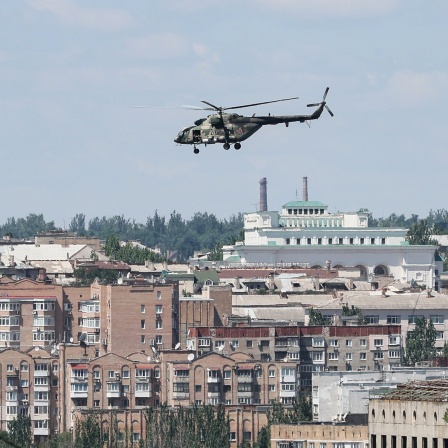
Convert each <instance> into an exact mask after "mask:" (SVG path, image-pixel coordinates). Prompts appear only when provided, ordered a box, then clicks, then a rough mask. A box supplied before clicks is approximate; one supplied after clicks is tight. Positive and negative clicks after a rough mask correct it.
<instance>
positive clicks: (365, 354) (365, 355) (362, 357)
mask: <svg viewBox="0 0 448 448" xmlns="http://www.w3.org/2000/svg"><path fill="white" fill-rule="evenodd" d="M359 359H360V360H361V361H365V360H366V359H367V353H365V352H361V353H360V354H359Z"/></svg>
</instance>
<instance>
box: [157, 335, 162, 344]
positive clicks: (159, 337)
mask: <svg viewBox="0 0 448 448" xmlns="http://www.w3.org/2000/svg"><path fill="white" fill-rule="evenodd" d="M161 344H162V336H161V335H160V334H158V335H157V336H156V345H161Z"/></svg>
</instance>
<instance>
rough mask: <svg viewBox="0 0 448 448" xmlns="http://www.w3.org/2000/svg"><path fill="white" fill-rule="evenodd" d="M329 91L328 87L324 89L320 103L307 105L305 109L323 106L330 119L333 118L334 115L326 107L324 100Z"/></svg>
mask: <svg viewBox="0 0 448 448" xmlns="http://www.w3.org/2000/svg"><path fill="white" fill-rule="evenodd" d="M329 90H330V87H327V88H326V89H325V92H324V96H323V97H322V101H321V102H320V103H311V104H307V105H306V106H307V107H321V106H324V107H325V109H327V112H328V113H329V114H330V115H331V116H332V117H334V113H333V112H332V111H331V109H330V108H329V107H328V106H327V102H326V101H325V99H326V98H327V94H328V91H329Z"/></svg>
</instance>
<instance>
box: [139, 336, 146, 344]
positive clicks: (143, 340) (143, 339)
mask: <svg viewBox="0 0 448 448" xmlns="http://www.w3.org/2000/svg"><path fill="white" fill-rule="evenodd" d="M140 342H141V343H142V344H144V343H145V342H146V336H145V335H144V334H141V335H140Z"/></svg>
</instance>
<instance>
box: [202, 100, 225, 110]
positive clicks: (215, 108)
mask: <svg viewBox="0 0 448 448" xmlns="http://www.w3.org/2000/svg"><path fill="white" fill-rule="evenodd" d="M201 103H204V104H207V105H208V106H210V107H213V109H206V110H216V111H218V112H222V110H223V108H222V107H218V106H215V105H214V104H212V103H209V102H208V101H201Z"/></svg>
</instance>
